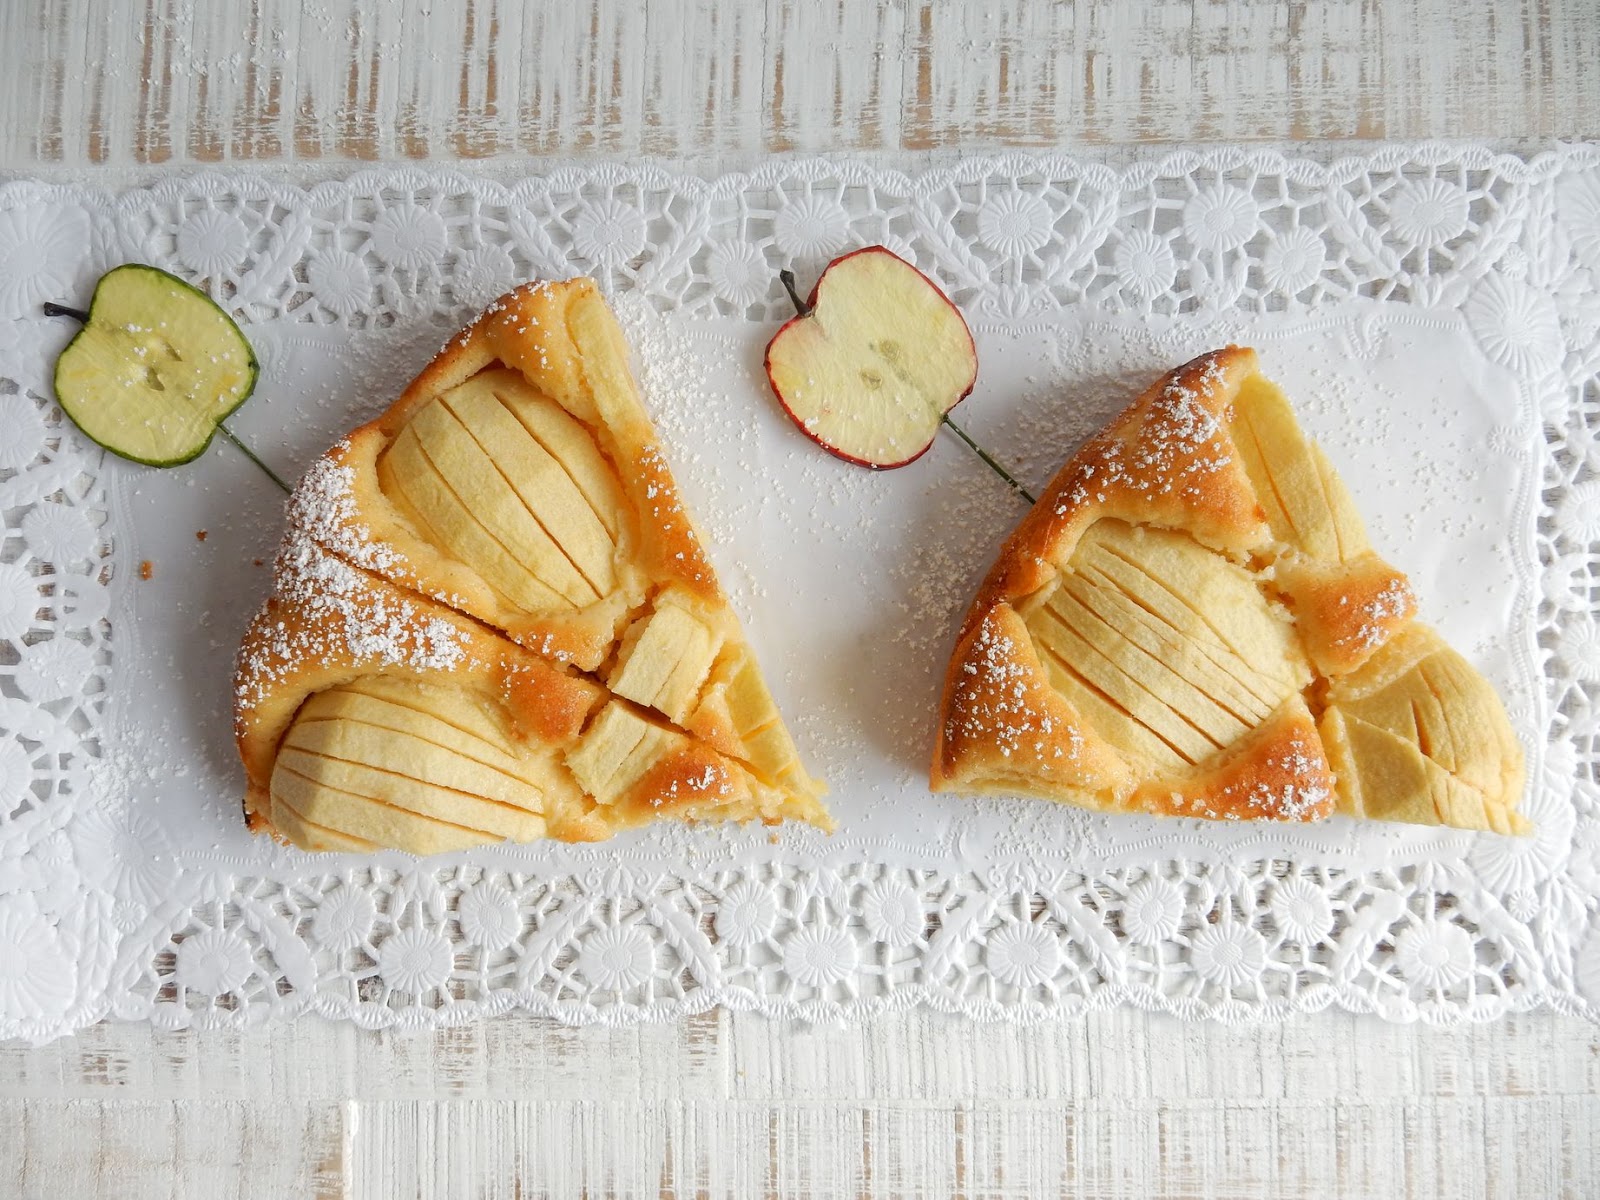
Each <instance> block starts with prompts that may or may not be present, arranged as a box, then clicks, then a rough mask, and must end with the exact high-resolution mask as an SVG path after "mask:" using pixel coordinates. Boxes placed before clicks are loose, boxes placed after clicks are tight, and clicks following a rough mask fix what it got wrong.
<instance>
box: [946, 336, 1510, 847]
mask: <svg viewBox="0 0 1600 1200" xmlns="http://www.w3.org/2000/svg"><path fill="white" fill-rule="evenodd" d="M1415 610H1416V602H1415V599H1414V598H1413V596H1412V593H1411V589H1410V587H1409V586H1408V584H1407V582H1406V579H1405V576H1403V575H1402V574H1401V573H1400V572H1398V571H1397V570H1395V569H1394V568H1393V567H1391V566H1390V565H1389V564H1387V563H1386V562H1384V561H1383V560H1382V559H1381V558H1379V557H1378V555H1377V554H1376V553H1375V552H1374V550H1373V548H1372V546H1371V544H1370V542H1369V541H1368V539H1367V534H1366V529H1365V526H1364V525H1363V523H1362V520H1361V517H1360V514H1359V513H1358V512H1357V510H1356V507H1355V503H1354V501H1353V500H1352V499H1351V497H1350V494H1349V492H1348V491H1347V490H1346V488H1345V486H1344V483H1343V481H1342V480H1341V479H1340V478H1339V476H1338V474H1337V473H1335V471H1334V470H1333V467H1332V466H1331V464H1330V463H1329V462H1328V460H1327V458H1326V457H1325V456H1324V455H1323V453H1322V451H1321V449H1320V448H1318V447H1317V446H1316V444H1315V443H1313V442H1311V441H1310V440H1309V439H1307V438H1306V436H1305V434H1304V433H1303V432H1302V430H1301V429H1300V426H1299V423H1298V422H1297V421H1296V420H1295V416H1294V412H1293V410H1292V409H1291V408H1290V406H1289V402H1288V400H1287V399H1286V398H1285V396H1284V395H1283V393H1282V392H1281V391H1280V390H1279V389H1278V388H1277V387H1276V386H1274V385H1273V384H1272V383H1271V382H1269V381H1268V380H1267V379H1265V378H1264V377H1263V376H1262V375H1261V374H1260V372H1259V370H1258V366H1257V361H1256V355H1255V353H1254V351H1251V350H1247V349H1241V348H1239V347H1233V346H1230V347H1228V348H1227V349H1225V350H1220V351H1217V352H1215V353H1212V354H1207V355H1205V356H1203V357H1201V358H1197V359H1195V360H1194V361H1193V362H1191V363H1188V364H1186V365H1185V366H1182V367H1179V368H1178V369H1177V370H1176V371H1173V372H1172V373H1171V374H1169V375H1167V376H1166V377H1165V378H1163V379H1161V380H1159V381H1158V382H1157V383H1156V384H1155V385H1154V386H1153V387H1151V388H1150V390H1149V391H1147V392H1145V394H1144V395H1142V396H1141V397H1139V399H1138V400H1136V401H1135V402H1134V403H1133V404H1132V405H1131V406H1130V407H1129V408H1128V409H1127V410H1126V411H1125V412H1123V413H1122V414H1121V415H1120V416H1119V417H1117V418H1116V419H1115V420H1114V421H1113V422H1112V423H1111V424H1110V425H1109V426H1107V428H1106V429H1105V430H1103V431H1102V432H1101V433H1100V434H1098V435H1097V436H1096V437H1094V438H1091V439H1090V440H1089V441H1088V442H1087V443H1086V444H1085V445H1084V446H1083V448H1082V449H1081V450H1080V451H1079V452H1078V453H1077V454H1076V455H1075V456H1074V457H1073V458H1072V460H1071V461H1069V462H1068V463H1067V464H1066V466H1064V467H1063V468H1062V469H1061V471H1060V472H1059V473H1058V474H1057V476H1056V477H1055V479H1054V480H1053V481H1052V483H1051V485H1050V487H1049V489H1048V490H1047V492H1046V493H1045V495H1044V496H1043V497H1042V498H1041V499H1040V501H1039V503H1038V504H1037V505H1035V506H1034V508H1033V510H1032V511H1031V512H1030V513H1029V514H1028V515H1027V516H1026V517H1024V518H1023V520H1022V522H1021V523H1020V524H1019V525H1018V526H1017V528H1016V530H1015V531H1014V532H1013V533H1012V534H1011V536H1010V538H1009V539H1007V541H1006V543H1005V545H1004V546H1003V547H1002V549H1001V551H1000V556H999V559H998V561H997V562H996V563H995V565H994V567H993V568H992V569H991V570H990V572H989V575H988V577H987V578H986V579H985V581H984V582H983V584H982V586H981V587H980V588H979V591H978V595H977V598H976V599H975V600H974V601H973V604H972V607H971V609H970V610H969V611H968V613H967V616H966V619H965V621H964V622H963V624H962V626H961V629H960V632H959V635H958V637H957V641H956V648H955V652H954V654H953V656H952V658H951V662H950V668H949V672H948V674H947V676H946V680H945V688H944V697H943V703H942V709H941V719H940V723H939V731H938V738H937V745H936V746H935V749H934V755H933V766H932V774H931V783H932V786H933V787H934V789H935V790H946V791H960V792H1001V793H1025V794H1031V795H1036V796H1042V797H1046V798H1048V799H1052V800H1060V801H1064V802H1067V803H1072V804H1078V805H1082V806H1084V807H1087V808H1093V809H1100V810H1106V811H1137V812H1148V813H1155V814H1161V815H1174V816H1191V817H1212V818H1226V819H1232V820H1238V819H1247V818H1262V819H1273V820H1289V821H1308V820H1315V819H1318V818H1320V817H1324V816H1327V815H1329V814H1330V813H1333V812H1335V811H1338V812H1343V813H1347V814H1350V815H1353V816H1359V817H1372V818H1380V819H1387V820H1397V821H1411V822H1419V823H1424V824H1447V825H1455V826H1460V827H1462V828H1468V829H1492V830H1495V831H1497V832H1501V833H1516V832H1523V831H1525V830H1526V828H1527V821H1526V819H1525V818H1524V817H1523V816H1521V814H1519V813H1518V812H1517V805H1518V802H1519V800H1520V798H1521V794H1522V784H1523V762H1522V750H1521V747H1520V746H1519V745H1518V743H1517V740H1516V737H1515V736H1514V734H1513V733H1512V730H1511V727H1510V724H1509V722H1508V720H1507V718H1506V715H1505V710H1504V708H1503V707H1502V706H1501V704H1500V700H1499V697H1498V696H1496V695H1495V692H1494V689H1493V688H1492V687H1491V686H1490V685H1489V683H1488V681H1487V680H1485V679H1484V678H1483V677H1482V676H1481V675H1480V674H1478V672H1477V671H1475V670H1474V669H1473V668H1472V666H1471V665H1470V664H1469V663H1468V662H1467V661H1466V660H1465V659H1464V658H1462V657H1461V655H1459V654H1458V653H1456V651H1454V650H1453V649H1451V648H1450V646H1449V645H1447V644H1446V643H1445V642H1444V640H1443V639H1442V638H1440V637H1439V635H1438V634H1437V633H1435V632H1434V631H1433V630H1431V629H1429V628H1428V627H1426V626H1424V625H1422V624H1420V623H1419V622H1417V621H1416V620H1415V619H1414V615H1415Z"/></svg>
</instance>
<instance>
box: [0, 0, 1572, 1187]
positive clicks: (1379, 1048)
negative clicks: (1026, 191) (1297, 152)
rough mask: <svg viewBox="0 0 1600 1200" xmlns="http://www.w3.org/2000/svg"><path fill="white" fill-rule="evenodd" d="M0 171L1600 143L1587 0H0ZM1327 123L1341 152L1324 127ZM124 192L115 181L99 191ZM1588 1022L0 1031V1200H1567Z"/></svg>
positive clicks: (715, 1022) (513, 166) (920, 1017)
mask: <svg viewBox="0 0 1600 1200" xmlns="http://www.w3.org/2000/svg"><path fill="white" fill-rule="evenodd" d="M0 51H3V53H4V66H5V69H4V70H3V71H0V171H3V172H7V173H11V174H22V175H26V174H32V173H41V174H52V173H53V174H66V175H71V176H73V177H79V176H81V175H82V174H83V173H84V172H86V171H90V170H99V172H100V174H99V175H98V177H99V178H101V179H104V180H107V181H113V180H120V179H122V178H123V177H124V175H123V174H120V173H118V172H117V171H115V170H111V169H113V168H127V169H134V170H136V171H137V172H139V173H142V174H145V175H148V174H149V173H150V172H153V171H156V170H160V169H166V168H170V167H174V166H177V167H184V166H193V165H197V164H214V163H249V164H257V165H266V166H270V167H273V168H275V169H278V170H280V171H283V172H285V173H288V174H296V173H311V172H313V171H318V170H338V169H340V167H341V164H345V163H348V162H351V161H365V160H397V159H430V160H434V161H438V160H472V161H473V163H474V165H475V168H476V169H484V170H493V171H496V172H498V173H502V174H503V173H516V172H517V171H519V170H525V169H527V167H528V158H529V156H537V157H540V158H546V159H554V158H575V157H582V158H591V159H592V158H621V157H629V158H631V157H635V156H640V155H649V156H653V157H657V158H662V159H668V160H673V161H675V162H678V163H680V164H682V165H684V166H686V167H687V168H688V169H693V170H701V171H714V170H718V169H725V168H730V167H738V166H743V165H747V164H749V163H751V162H755V161H757V160H759V159H760V158H762V157H763V156H766V155H769V154H773V153H815V152H836V151H847V152H860V153H873V154H877V155H879V156H882V158H883V160H884V161H891V162H903V163H904V164H906V165H914V164H915V163H916V162H918V161H921V160H922V159H923V158H924V157H925V156H926V155H937V154H946V155H947V154H951V153H955V152H959V151H961V150H965V149H976V148H993V147H996V146H1007V145H1016V146H1055V147H1065V148H1070V149H1078V150H1080V151H1082V152H1085V153H1094V154H1108V155H1110V154H1115V153H1117V147H1119V146H1121V145H1123V144H1126V143H1162V142H1181V141H1200V142H1203V141H1237V140H1266V141H1299V140H1307V139H1324V140H1333V141H1341V140H1368V139H1380V138H1393V139H1423V138H1435V137H1470V138H1482V139H1491V140H1494V141H1496V142H1498V143H1502V144H1518V145H1527V144H1535V143H1537V142H1540V141H1543V140H1547V139H1552V138H1595V137H1597V136H1600V70H1597V69H1596V65H1597V64H1600V5H1595V4H1593V3H1589V2H1587V0H1583V2H1579V0H1572V2H1570V3H1562V2H1561V0H1508V2H1504V3H1502V2H1498V0H1390V2H1386V3H1378V2H1375V0H1330V2H1328V3H1303V2H1289V0H1270V2H1264V3H1243V2H1240V0H1149V2H1147V3H1120V2H1117V0H1064V2H1062V3H1040V2H1029V0H990V2H989V3H970V4H968V3H951V2H936V0H897V2H890V3H855V2H852V0H822V2H810V0H763V2H761V3H756V2H750V0H650V2H648V3H642V4H641V3H631V4H628V3H616V4H612V3H607V2H606V0H589V3H574V4H560V3H544V4H524V3H520V2H519V0H249V2H248V3H245V2H240V3H222V2H216V3H212V2H204V0H98V2H95V3H91V2H90V0H48V2H46V3H42V4H40V3H26V2H24V0H7V2H5V3H0ZM1319 152H1325V151H1319ZM108 186H109V182H108ZM1597 1147H1600V1031H1597V1030H1596V1028H1595V1027H1594V1026H1592V1025H1588V1024H1586V1023H1584V1022H1581V1021H1577V1020H1574V1019H1570V1018H1560V1017H1552V1016H1548V1015H1542V1016H1527V1017H1516V1018H1512V1019H1508V1020H1505V1021H1501V1022H1498V1023H1495V1024H1493V1025H1487V1026H1475V1027H1466V1028H1460V1029H1451V1030H1446V1029H1433V1028H1427V1027H1417V1026H1393V1025H1386V1024H1383V1023H1381V1022H1378V1021H1374V1020H1369V1019H1364V1018H1360V1017H1354V1016H1351V1015H1348V1014H1342V1013H1323V1014H1318V1015H1316V1016H1310V1017H1305V1018H1301V1019H1298V1020H1295V1021H1292V1022H1289V1023H1287V1024H1284V1025H1281V1026H1268V1027H1259V1028H1258V1027H1244V1028H1231V1027H1225V1026H1217V1025H1207V1024H1188V1023H1183V1022H1179V1021H1175V1020H1172V1019H1168V1018H1163V1017H1155V1016H1150V1015H1148V1014H1144V1013H1139V1012H1111V1013H1098V1014H1092V1015H1090V1016H1088V1017H1086V1018H1084V1019H1082V1020H1079V1021H1074V1022H1071V1023H1059V1024H1054V1025H1047V1026H1042V1027H1038V1028H1028V1029H1020V1028H1014V1027H1007V1026H988V1025H975V1024H972V1023H969V1022H966V1021H961V1020H956V1019H953V1018H948V1017H944V1016H941V1015H939V1014H933V1013H925V1012H919V1013H908V1014H902V1015H898V1016H893V1017H884V1018H880V1019H877V1020H874V1021H871V1022H868V1023H866V1024H864V1025H861V1026H852V1027H841V1028H808V1027H802V1026H796V1025H793V1024H790V1023H784V1022H769V1021H765V1020H762V1019H760V1018H754V1017H749V1016H744V1015H738V1014H727V1013H716V1014H708V1015H705V1016H702V1017H698V1018H695V1019H693V1020H690V1021H687V1022H684V1023H682V1024H679V1025H671V1026H646V1027H642V1028H631V1029H606V1028H587V1029H568V1028H563V1027H559V1026H553V1025H550V1024H548V1023H545V1022H542V1021H538V1020H534V1019H531V1018H526V1017H522V1016H511V1017H506V1018H500V1019H496V1020H492V1021H488V1022H485V1023H483V1024H481V1025H475V1026H470V1027H466V1028H462V1029H453V1030H445V1031H440V1032H437V1033H433V1034H421V1035H390V1034H382V1035H380V1034H371V1033H364V1032H361V1031H359V1030H356V1029H354V1028H353V1027H350V1026H343V1025H332V1024H327V1023H324V1022H321V1021H316V1020H306V1021H301V1022H298V1023H296V1024H294V1025H292V1026H288V1027H275V1028H268V1029H259V1030H252V1031H249V1032H244V1033H237V1034H223V1033H208V1034H199V1033H180V1034H161V1035H157V1034H155V1033H153V1032H152V1031H151V1030H149V1029H148V1028H146V1027H142V1026H124V1025H104V1026H99V1027H96V1028H94V1029H91V1030H88V1031H86V1032H84V1033H83V1034H81V1035H79V1036H77V1037H74V1038H69V1039H64V1040H62V1041H60V1042H57V1043H54V1044H52V1045H48V1046H45V1047H42V1048H38V1049H29V1048H24V1047H20V1046H0V1195H3V1196H11V1195H17V1196H23V1197H28V1198H30V1200H32V1198H38V1200H77V1198H79V1197H85V1198H87V1197H116V1198H118V1200H122V1198H125V1197H146V1196H149V1197H190V1196H197V1197H198V1196H204V1197H227V1196H241V1197H257V1196H259V1197H282V1196H317V1197H369V1196H370V1197H378V1196H382V1197H409V1196H448V1197H464V1196H479V1195H482V1196H496V1197H499V1196H505V1197H510V1196H522V1197H531V1196H542V1195H551V1196H573V1195H580V1194H587V1195H594V1196H601V1195H630V1196H631V1195H638V1196H643V1195H662V1196H671V1197H691V1196H694V1197H699V1196H706V1197H722V1196H737V1197H748V1196H778V1195H781V1196H807V1197H809V1196H824V1195H834V1194H843V1195H851V1196H899V1195H921V1196H929V1197H944V1196H963V1197H973V1198H976V1197H996V1198H1011V1197H1035V1196H1046V1195H1055V1194H1061V1195H1074V1196H1090V1197H1169V1196H1170V1197H1211V1196H1215V1197H1256V1196H1265V1195H1271V1196H1276V1197H1300V1196H1305V1197H1313V1196H1314V1197H1318V1198H1321V1197H1327V1196H1336V1195H1350V1196H1383V1197H1386V1198H1387V1197H1394V1196H1408V1197H1413V1196H1414V1197H1425V1196H1441V1197H1462V1196H1480V1195H1481V1196H1505V1197H1544V1196H1572V1197H1581V1196H1590V1195H1596V1194H1600V1149H1597Z"/></svg>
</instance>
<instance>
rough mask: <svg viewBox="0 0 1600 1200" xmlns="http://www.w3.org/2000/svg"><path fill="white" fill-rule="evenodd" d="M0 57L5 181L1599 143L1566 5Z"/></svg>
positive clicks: (1030, 10) (643, 11) (422, 19)
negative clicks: (1058, 150)
mask: <svg viewBox="0 0 1600 1200" xmlns="http://www.w3.org/2000/svg"><path fill="white" fill-rule="evenodd" d="M0 45H4V46H6V47H8V48H12V50H13V52H12V53H11V54H10V55H9V56H8V58H9V63H8V68H7V70H6V71H5V72H4V73H0V113H3V115H4V116H5V118H6V119H5V121H4V123H3V125H0V167H5V168H11V169H21V168H26V167H30V166H33V167H39V166H46V165H53V164H74V163H102V164H108V165H137V164H146V165H150V164H168V163H187V164H195V163H215V162H236V161H269V162H284V161H312V160H325V159H334V160H372V159H408V158H428V157H440V156H444V157H451V158H465V159H478V158H487V157H492V156H503V155H540V156H555V155H560V156H574V155H582V156H590V157H624V156H628V157H631V156H635V155H650V156H653V157H659V158H686V157H692V158H695V159H697V160H700V161H707V160H711V159H716V160H719V161H725V162H732V161H741V162H742V161H749V160H752V159H753V158H755V157H758V156H760V155H762V154H768V153H773V152H788V151H805V152H818V151H834V150H847V149H848V150H876V151H921V150H936V149H947V148H952V147H961V148H973V147H994V146H1013V145H1015V146H1044V145H1050V146H1060V145H1064V144H1069V145H1070V144H1078V145H1096V144H1108V143H1124V142H1171V141H1213V140H1273V141H1283V140H1292V139H1306V138H1324V139H1328V138H1331V139H1373V138H1398V139H1414V138H1431V137H1478V138H1494V139H1533V138H1539V139H1545V138H1585V137H1595V136H1597V135H1600V73H1597V72H1596V71H1595V70H1594V64H1595V63H1596V62H1600V6H1596V5H1593V4H1589V3H1580V2H1577V0H1574V2H1571V3H1562V2H1561V0H1513V2H1510V3H1505V2H1501V0H1392V2H1388V3H1383V4H1375V3H1372V2H1371V0H1330V2H1328V3H1316V4H1313V3H1304V2H1299V0H1296V2H1291V0H1269V2H1262V3H1241V2H1239V0H1229V2H1218V0H1150V2H1148V3H1139V4H1124V3H1117V2H1116V0H1065V2H1062V3H1041V2H1039V0H994V2H993V3H986V4H960V3H948V2H941V0H880V2H878V3H854V2H852V0H821V2H817V0H764V3H760V4H758V3H752V2H751V0H643V2H638V0H635V2H632V3H614V4H613V3H607V2H604V0H591V2H590V3H588V4H583V3H574V4H523V3H521V2H520V0H456V2H451V3H440V2H438V0H252V2H251V3H248V4H245V3H239V4H231V3H230V4H213V3H202V2H200V0H118V2H116V3H106V2H105V0H54V3H51V4H45V5H34V4H22V3H13V4H5V5H0ZM18 48H20V49H21V50H22V51H23V52H21V53H18V52H16V51H17V49H18Z"/></svg>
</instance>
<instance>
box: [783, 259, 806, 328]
mask: <svg viewBox="0 0 1600 1200" xmlns="http://www.w3.org/2000/svg"><path fill="white" fill-rule="evenodd" d="M778 282H779V283H781V284H783V289H784V291H786V292H788V293H789V299H790V301H792V302H793V304H794V310H795V312H797V313H799V314H800V315H801V316H802V317H805V316H809V315H810V314H811V305H809V304H807V303H806V302H805V301H804V300H802V299H800V292H799V290H798V289H796V287H795V286H794V272H793V271H790V270H788V269H787V268H785V269H784V270H782V271H779V272H778Z"/></svg>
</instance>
